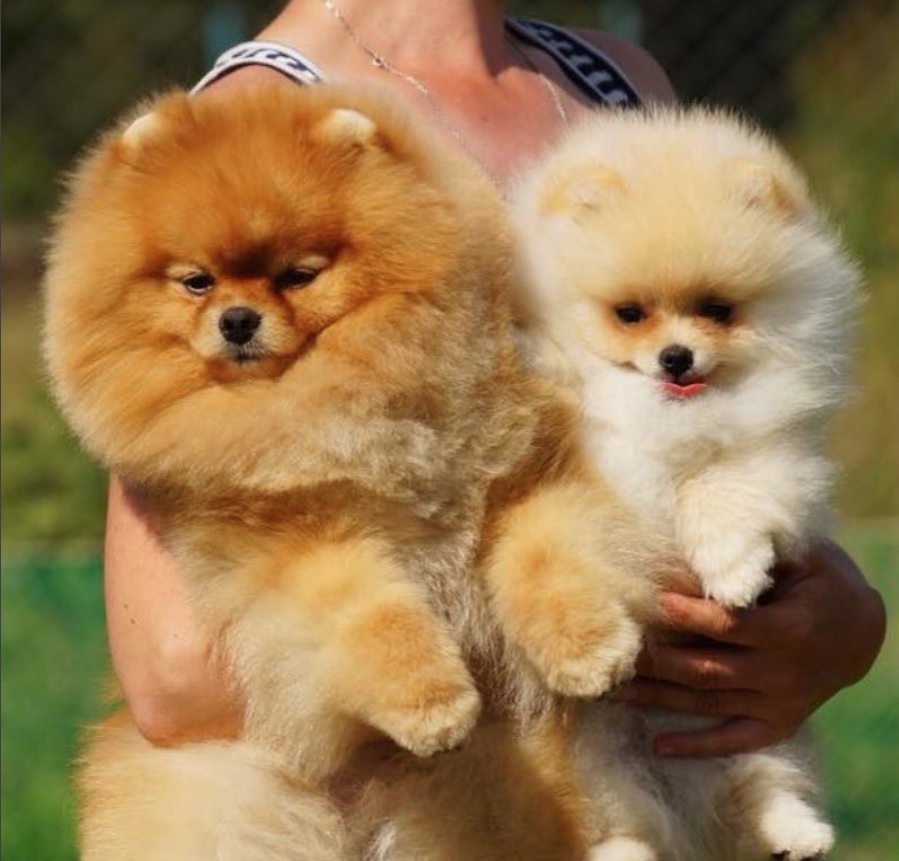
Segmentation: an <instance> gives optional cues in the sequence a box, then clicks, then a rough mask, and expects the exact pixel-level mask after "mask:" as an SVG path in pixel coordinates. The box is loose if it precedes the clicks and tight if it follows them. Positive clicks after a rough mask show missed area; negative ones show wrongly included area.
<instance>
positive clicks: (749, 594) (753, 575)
mask: <svg viewBox="0 0 899 861" xmlns="http://www.w3.org/2000/svg"><path fill="white" fill-rule="evenodd" d="M687 558H688V560H689V563H690V566H691V568H692V569H693V571H694V573H695V574H696V575H697V577H699V580H700V582H701V583H702V587H703V591H704V592H705V595H706V596H707V597H708V598H712V599H714V600H715V601H717V602H718V603H719V604H723V605H724V606H725V607H749V606H751V605H752V604H753V603H754V602H755V601H756V599H757V598H758V597H759V596H760V595H761V594H762V593H763V592H764V591H765V590H766V589H768V587H770V586H771V584H772V582H773V581H772V579H771V575H770V573H769V572H770V571H771V568H772V567H773V565H774V562H775V554H774V545H773V543H772V541H771V539H770V538H769V537H768V536H764V535H761V536H759V535H754V536H740V535H734V534H731V535H726V536H723V537H722V538H721V539H720V540H717V541H704V542H702V543H701V544H699V545H697V546H695V547H693V548H692V549H690V550H688V552H687Z"/></svg>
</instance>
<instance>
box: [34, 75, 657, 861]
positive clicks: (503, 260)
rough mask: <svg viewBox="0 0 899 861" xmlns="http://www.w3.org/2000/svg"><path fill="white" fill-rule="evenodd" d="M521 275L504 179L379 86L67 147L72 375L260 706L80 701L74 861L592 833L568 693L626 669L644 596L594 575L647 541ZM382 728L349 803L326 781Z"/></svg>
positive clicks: (62, 242) (62, 354) (77, 421)
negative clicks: (527, 344)
mask: <svg viewBox="0 0 899 861" xmlns="http://www.w3.org/2000/svg"><path fill="white" fill-rule="evenodd" d="M419 126H420V123H419ZM509 271H510V246H509V242H508V239H507V229H506V226H505V217H504V212H503V207H502V204H501V202H500V201H499V199H498V197H497V195H496V194H495V192H494V191H493V189H492V188H491V186H490V184H489V183H488V182H487V181H486V180H485V179H484V178H483V177H482V176H481V175H480V173H479V172H477V171H476V170H475V169H474V168H472V167H470V166H469V165H468V164H467V163H466V162H464V161H463V160H462V159H461V158H460V157H457V156H455V155H454V154H453V153H450V152H449V151H448V149H447V145H446V144H444V143H442V142H439V141H437V140H436V139H434V138H432V137H431V136H430V135H429V134H427V133H426V132H424V131H423V130H421V129H420V128H418V129H416V128H415V127H414V125H413V121H410V119H409V118H407V117H406V116H405V114H403V113H401V112H400V111H399V109H398V108H396V107H394V106H392V105H391V104H389V103H388V102H387V101H386V100H384V99H382V98H381V97H379V96H377V95H375V94H371V93H362V92H359V91H356V90H354V89H342V88H337V87H330V86H327V87H325V86H323V87H316V88H308V89H307V88H295V87H293V86H281V87H272V88H270V89H267V90H253V91H248V92H247V93H246V94H233V95H232V94H230V93H229V94H228V95H227V97H219V96H216V95H214V94H207V95H203V96H200V97H197V98H188V97H187V96H185V95H184V94H180V93H175V94H171V95H168V96H165V97H162V98H161V99H159V100H157V101H155V102H153V103H151V104H148V105H144V106H142V108H141V109H140V111H139V112H137V113H136V114H134V115H132V116H130V117H128V118H127V119H126V120H125V121H124V122H123V123H122V124H121V125H120V126H119V127H117V128H116V129H115V130H114V131H112V132H111V133H109V134H108V135H106V136H105V137H104V138H103V139H102V140H101V141H100V143H99V144H98V146H97V147H95V148H94V150H93V151H92V152H91V153H90V154H88V156H87V157H86V158H85V160H84V161H83V162H82V163H81V165H80V166H79V167H78V169H77V171H76V173H75V174H74V177H73V179H72V182H71V185H70V189H69V194H68V197H67V199H66V202H65V204H64V206H63V208H62V211H61V213H60V215H59V219H58V222H57V225H56V230H55V233H54V235H53V239H52V246H51V253H50V257H49V268H48V273H47V278H46V300H47V317H46V338H45V353H46V357H47V361H48V365H49V368H50V371H51V374H52V378H53V381H54V384H55V391H56V394H57V397H58V401H59V403H60V405H61V407H62V409H63V411H64V412H65V414H66V416H67V417H68V418H69V420H70V422H71V424H72V426H73V427H74V429H75V430H76V432H77V433H78V435H79V437H80V438H81V440H82V441H83V443H84V445H85V447H86V448H87V449H88V450H89V451H90V452H92V453H93V454H94V455H95V456H96V457H97V458H99V459H100V460H101V461H102V462H103V463H104V464H105V465H106V466H107V467H108V468H109V469H111V470H113V471H114V472H116V473H118V474H119V475H121V476H122V477H124V478H125V479H126V480H128V481H130V482H133V483H135V484H137V485H139V486H140V487H141V489H142V493H143V497H144V499H145V502H146V505H147V507H148V510H149V512H150V514H151V516H152V518H153V519H154V520H155V521H156V523H157V524H158V526H159V529H160V531H161V534H162V535H163V536H164V538H165V540H166V541H167V542H168V544H169V546H170V547H171V548H172V551H173V552H174V553H175V554H176V556H177V558H178V559H179V560H180V564H181V566H182V567H183V570H184V571H185V573H186V575H187V576H188V577H189V580H190V582H191V584H192V587H193V590H194V593H195V596H196V600H197V604H198V607H199V608H200V612H201V613H202V616H203V618H204V619H205V620H206V623H207V624H208V626H209V629H210V630H211V631H212V632H214V636H215V637H216V639H217V642H218V644H219V646H220V648H221V650H222V652H223V654H224V655H225V656H226V659H227V661H228V663H229V665H230V667H231V669H232V672H233V676H234V678H235V680H236V683H237V684H238V685H239V687H240V689H241V692H242V695H243V697H244V699H245V701H246V704H247V710H246V721H245V732H244V735H243V737H242V738H241V739H239V740H237V741H235V742H233V743H225V742H218V743H206V744H189V745H185V746H182V747H180V748H175V749H170V750H157V749H154V748H152V747H151V746H149V745H148V744H146V743H145V742H144V741H143V740H142V739H141V738H140V736H139V734H138V733H137V732H136V730H135V728H134V727H133V725H132V723H131V721H130V720H129V719H128V717H127V715H119V716H117V717H115V718H113V719H112V720H110V721H108V722H107V723H105V724H103V725H101V726H100V727H98V728H97V729H96V731H95V734H94V737H93V740H92V741H91V743H90V745H89V746H88V749H87V751H86V754H85V759H84V765H83V768H82V770H81V775H80V788H81V793H82V829H81V836H82V846H83V857H84V858H85V859H87V861H96V859H106V858H116V859H123V858H128V859H151V858H152V859H157V858H166V859H188V858H189V859H192V861H196V859H202V858H209V859H211V858H216V859H239V861H252V859H256V858H260V859H261V858H266V859H273V858H280V859H316V861H325V860H326V859H327V861H331V859H344V858H355V857H361V854H362V853H363V852H365V853H367V857H377V858H384V859H386V858H390V859H412V858H421V857H428V858H430V859H446V861H458V859H459V858H463V857H465V858H473V857H478V858H479V859H481V861H488V859H494V858H495V859H510V858H515V859H546V861H559V859H564V858H572V859H574V858H579V857H581V856H582V853H583V850H584V845H583V837H582V834H581V831H580V828H579V824H578V823H579V817H580V814H581V810H580V799H579V796H578V794H577V793H576V792H575V791H574V789H573V786H574V778H573V776H572V775H571V774H570V772H569V770H568V765H567V759H566V756H567V754H566V750H567V749H568V748H567V745H566V742H565V739H566V738H567V729H566V727H567V724H566V709H565V707H564V706H563V705H562V703H561V699H560V698H559V697H558V696H557V695H562V694H569V695H570V694H574V695H578V696H595V695H598V694H601V693H602V692H603V691H605V690H606V689H608V688H609V687H610V686H611V685H613V684H614V683H615V682H616V681H618V680H619V679H620V678H622V677H623V676H625V675H626V674H628V673H629V672H630V671H631V668H632V665H633V661H634V658H635V655H636V652H637V650H638V648H639V642H640V629H639V625H637V624H636V623H635V622H634V620H633V619H632V616H631V614H630V611H629V609H628V607H629V605H630V604H633V605H635V606H636V605H640V604H642V602H643V601H645V600H646V599H645V596H643V595H642V594H640V593H641V590H642V588H643V583H642V582H640V581H639V580H638V578H636V577H633V578H630V582H632V583H633V584H634V586H633V590H632V593H631V594H625V593H623V592H622V590H621V588H620V586H618V585H615V586H614V594H612V591H611V587H610V585H609V584H611V583H612V582H614V581H616V580H617V579H618V578H619V576H620V570H619V567H618V566H619V565H621V564H624V565H627V564H628V562H627V559H629V558H630V557H631V554H632V549H633V548H632V539H633V535H632V534H631V531H630V527H629V526H628V524H627V523H626V522H625V521H626V519H627V518H626V517H625V516H624V515H623V514H622V513H621V506H619V505H617V503H616V501H615V498H614V497H613V495H612V494H611V493H610V492H608V491H605V490H604V489H603V488H602V486H601V485H600V484H599V483H598V482H597V481H596V480H595V479H594V476H593V474H592V471H591V468H590V467H588V465H587V462H586V459H585V458H584V457H583V456H582V455H581V453H580V449H579V445H578V443H577V442H576V437H577V431H576V425H577V419H576V413H575V412H574V411H573V410H572V408H571V406H570V405H569V404H568V403H566V402H565V401H564V400H563V399H561V398H560V397H559V396H558V394H557V392H556V390H555V389H553V388H552V387H551V386H550V385H549V384H548V383H546V382H538V381H537V380H536V379H535V378H533V377H532V376H530V375H528V374H526V373H525V372H524V371H523V370H522V368H521V366H520V364H519V362H518V360H517V358H516V355H515V347H514V342H513V339H512V334H511V333H512V326H511V319H510V312H509V295H508V289H509ZM619 551H621V553H620V559H619V556H618V554H619ZM622 559H623V560H625V561H624V562H622V561H621V560H622ZM613 560H614V561H613ZM625 579H627V578H625ZM479 713H480V714H481V722H480V724H479V726H478V728H477V729H475V730H474V732H473V734H472V730H473V727H475V724H476V721H477V719H478V716H479ZM470 734H472V738H471V739H470V741H469V744H468V745H467V746H466V747H465V748H464V749H463V750H462V751H459V752H456V753H452V754H449V755H447V756H443V757H439V758H435V757H430V758H428V757H429V756H430V755H431V754H433V753H435V752H437V751H443V750H447V749H450V748H454V747H456V746H457V745H459V744H461V743H462V742H463V741H465V740H466V738H467V737H468V736H469V735H470ZM384 737H387V738H388V739H390V740H392V742H394V743H395V745H396V749H395V753H394V755H393V756H392V757H391V759H390V762H389V763H385V764H384V765H383V768H382V770H381V771H380V772H379V777H378V780H377V781H374V780H368V781H367V782H366V780H365V779H363V781H362V783H363V784H364V791H363V792H361V794H357V797H356V798H355V800H354V803H352V804H348V805H347V806H346V807H345V808H344V809H343V810H340V811H338V810H337V809H336V807H335V806H334V805H333V804H332V803H331V801H330V800H329V796H328V794H327V793H326V792H325V791H324V788H325V785H326V783H327V781H329V780H330V779H332V778H333V777H334V776H335V775H336V774H338V773H340V772H341V771H342V770H349V771H351V772H352V771H353V769H356V770H357V771H358V770H359V761H358V758H357V754H359V752H360V750H361V748H362V747H363V746H364V745H365V744H366V743H367V742H368V741H370V740H372V739H377V738H384ZM488 751H489V755H486V754H485V752H488ZM436 799H442V801H440V802H439V803H438V801H436ZM422 847H427V849H426V851H425V853H424V855H423V854H422Z"/></svg>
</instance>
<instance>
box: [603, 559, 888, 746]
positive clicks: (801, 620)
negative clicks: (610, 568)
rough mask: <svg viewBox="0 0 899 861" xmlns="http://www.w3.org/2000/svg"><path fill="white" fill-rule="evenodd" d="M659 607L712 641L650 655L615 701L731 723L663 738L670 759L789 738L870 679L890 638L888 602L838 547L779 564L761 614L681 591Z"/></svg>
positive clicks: (674, 626)
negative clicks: (831, 703) (846, 692)
mask: <svg viewBox="0 0 899 861" xmlns="http://www.w3.org/2000/svg"><path fill="white" fill-rule="evenodd" d="M660 603H661V606H662V610H663V613H664V625H665V627H666V628H668V629H670V630H672V631H675V632H679V633H681V634H687V635H693V636H697V637H702V638H705V639H704V640H703V641H702V642H701V643H700V644H691V645H658V646H655V647H653V648H652V650H647V651H646V652H644V654H643V655H642V657H641V658H640V660H639V662H638V668H637V672H638V678H637V679H636V680H635V681H634V682H632V683H630V684H629V685H627V686H625V687H623V688H622V689H621V690H620V691H618V692H617V694H616V696H617V697H618V698H620V699H623V700H626V701H628V702H634V703H638V704H641V705H647V706H653V707H659V708H667V709H673V710H675V711H683V712H689V713H696V714H705V715H713V716H718V717H721V718H723V719H724V720H723V722H722V723H721V724H720V725H719V726H716V727H714V728H711V729H705V730H696V731H693V732H682V733H672V734H667V735H664V736H660V737H659V738H657V739H656V742H655V744H656V751H657V753H659V754H660V755H667V756H717V755H728V754H733V753H740V752H745V751H750V750H756V749H758V748H761V747H765V746H767V745H770V744H773V743H774V742H777V741H780V740H782V739H785V738H788V737H789V736H791V735H792V734H793V733H794V732H795V731H796V730H797V729H798V728H799V725H800V724H801V723H802V722H803V721H804V720H806V719H807V718H808V717H809V716H810V715H811V714H812V713H813V712H814V711H815V710H816V709H817V708H818V707H819V706H820V705H821V704H822V703H824V702H825V701H826V700H828V699H829V698H830V697H832V696H833V695H834V694H836V693H837V692H838V691H840V690H842V689H843V688H845V687H848V686H849V685H852V684H854V683H855V682H857V681H859V679H861V678H862V677H863V676H864V675H865V674H866V673H867V672H868V670H869V669H870V668H871V665H872V664H873V663H874V660H875V658H876V657H877V654H878V653H879V651H880V648H881V646H882V644H883V639H884V636H885V633H886V613H885V609H884V604H883V600H882V598H881V597H880V595H879V594H878V592H877V591H876V590H875V589H873V588H872V587H871V586H870V585H869V584H868V583H867V582H866V580H865V578H864V576H863V575H862V573H861V571H859V569H858V567H857V566H856V565H855V563H854V562H853V561H852V560H851V559H850V558H849V556H848V555H847V554H846V553H845V551H844V550H842V549H841V548H840V547H839V546H838V545H836V544H834V543H833V542H829V541H822V542H820V543H818V544H817V545H816V546H815V547H813V548H812V550H811V551H810V552H809V554H808V555H807V557H806V558H805V559H804V560H803V561H802V562H801V563H795V564H789V565H783V566H780V567H779V568H778V570H777V571H776V572H775V585H774V587H773V588H772V589H771V591H770V592H769V593H768V594H767V595H766V596H765V597H764V600H763V601H762V602H760V604H759V605H758V606H757V607H753V608H750V609H741V610H728V609H725V608H723V607H721V606H720V605H718V604H716V603H714V602H713V601H708V600H705V599H702V598H698V597H695V596H689V595H685V594H678V593H675V592H666V593H664V594H663V595H662V596H661V598H660Z"/></svg>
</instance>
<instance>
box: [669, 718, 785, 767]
mask: <svg viewBox="0 0 899 861" xmlns="http://www.w3.org/2000/svg"><path fill="white" fill-rule="evenodd" d="M786 737H787V733H781V732H779V731H778V730H777V729H775V728H774V727H773V726H771V725H770V724H767V723H765V722H764V721H761V720H758V719H756V718H750V717H739V718H733V719H732V720H729V721H726V722H724V723H722V724H719V725H717V726H713V727H710V728H707V729H701V730H691V731H688V732H671V733H664V734H663V735H660V736H657V737H656V738H655V739H654V741H653V750H654V752H655V753H656V755H657V756H664V757H672V758H687V757H706V756H732V755H734V754H738V753H750V752H752V751H755V750H759V749H761V748H763V747H768V746H770V745H772V744H775V743H776V742H778V741H782V740H783V739H784V738H786Z"/></svg>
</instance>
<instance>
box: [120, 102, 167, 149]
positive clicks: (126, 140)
mask: <svg viewBox="0 0 899 861" xmlns="http://www.w3.org/2000/svg"><path fill="white" fill-rule="evenodd" d="M164 125H165V119H164V118H163V117H162V116H161V115H160V113H159V111H150V113H147V114H141V115H140V116H139V117H138V118H137V119H136V120H134V122H132V123H131V125H129V126H128V128H126V129H125V131H124V132H122V136H121V137H120V138H119V143H120V145H121V146H122V148H123V149H124V150H125V151H126V152H130V153H135V152H139V151H140V150H141V149H142V148H143V147H144V146H145V145H146V143H147V142H148V141H149V140H151V139H152V138H153V137H154V136H155V135H157V134H158V133H159V132H160V131H161V130H162V128H163V127H164Z"/></svg>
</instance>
